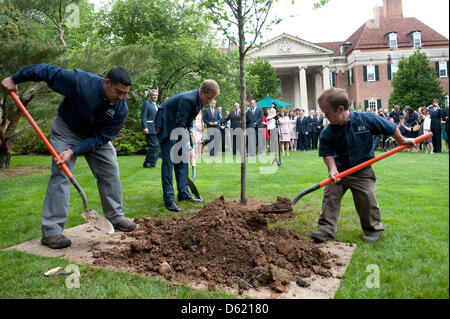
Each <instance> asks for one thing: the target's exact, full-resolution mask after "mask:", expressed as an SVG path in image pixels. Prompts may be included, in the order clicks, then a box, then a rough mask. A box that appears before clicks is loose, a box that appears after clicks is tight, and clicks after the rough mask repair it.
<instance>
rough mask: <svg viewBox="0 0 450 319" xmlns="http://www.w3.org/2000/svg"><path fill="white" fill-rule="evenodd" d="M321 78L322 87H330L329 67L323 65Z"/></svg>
mask: <svg viewBox="0 0 450 319" xmlns="http://www.w3.org/2000/svg"><path fill="white" fill-rule="evenodd" d="M322 79H323V89H324V90H326V89H329V88H330V68H329V67H328V66H324V67H323V70H322Z"/></svg>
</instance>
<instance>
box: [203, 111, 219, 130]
mask: <svg viewBox="0 0 450 319" xmlns="http://www.w3.org/2000/svg"><path fill="white" fill-rule="evenodd" d="M203 122H205V124H206V127H217V128H218V126H216V125H211V123H214V122H217V123H219V122H220V119H219V111H218V110H217V109H216V108H214V116H212V113H211V108H210V107H207V108H205V109H203Z"/></svg>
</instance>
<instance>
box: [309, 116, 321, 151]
mask: <svg viewBox="0 0 450 319" xmlns="http://www.w3.org/2000/svg"><path fill="white" fill-rule="evenodd" d="M309 119H310V121H309V125H310V132H311V134H310V137H309V142H310V145H311V149H312V150H316V149H317V141H318V140H319V135H320V130H321V128H320V124H319V112H317V113H315V112H314V110H311V111H309Z"/></svg>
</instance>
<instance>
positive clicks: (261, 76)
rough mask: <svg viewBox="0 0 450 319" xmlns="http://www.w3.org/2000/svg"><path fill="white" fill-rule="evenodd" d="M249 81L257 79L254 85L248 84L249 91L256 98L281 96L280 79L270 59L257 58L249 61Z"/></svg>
mask: <svg viewBox="0 0 450 319" xmlns="http://www.w3.org/2000/svg"><path fill="white" fill-rule="evenodd" d="M246 71H247V74H248V75H247V80H248V82H252V81H255V82H256V83H255V84H254V85H247V92H248V93H249V94H250V95H251V96H252V97H253V98H254V99H255V100H257V101H258V100H262V99H263V98H265V97H266V96H267V95H270V96H271V97H273V98H280V97H281V94H280V92H279V87H280V79H279V78H277V74H276V71H275V68H274V67H273V66H272V65H270V63H269V61H268V60H265V59H261V58H257V59H255V60H254V61H253V62H251V63H248V64H247V67H246Z"/></svg>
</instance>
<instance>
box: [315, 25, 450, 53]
mask: <svg viewBox="0 0 450 319" xmlns="http://www.w3.org/2000/svg"><path fill="white" fill-rule="evenodd" d="M413 31H420V32H421V40H422V46H423V47H424V46H437V45H448V44H449V41H448V39H447V38H446V37H444V36H443V35H441V34H440V33H438V32H437V31H435V30H433V29H432V28H430V27H429V26H427V25H426V24H424V23H423V22H421V21H419V20H418V19H416V18H387V19H384V18H383V19H379V20H378V23H377V21H376V20H373V19H372V20H369V21H367V22H366V23H364V24H363V25H362V26H361V27H359V28H358V30H356V31H355V32H354V33H353V34H352V35H351V36H350V37H349V38H348V39H347V40H345V41H343V42H324V43H317V44H318V45H320V46H323V47H326V48H329V49H331V50H333V51H334V54H333V56H338V55H340V50H339V47H340V45H341V44H342V43H345V42H350V43H351V46H350V48H349V49H348V50H347V52H346V54H349V53H350V52H351V51H353V50H359V49H386V48H388V45H387V42H386V38H385V36H386V34H388V33H391V32H396V33H397V46H398V47H399V48H402V47H410V48H411V47H412V46H413V45H412V42H411V40H410V38H409V34H410V33H411V32H413Z"/></svg>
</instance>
